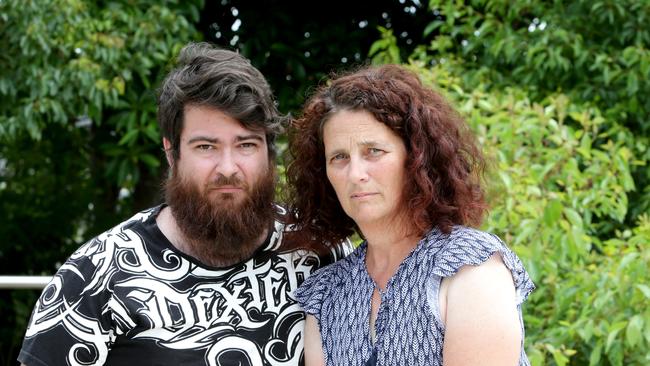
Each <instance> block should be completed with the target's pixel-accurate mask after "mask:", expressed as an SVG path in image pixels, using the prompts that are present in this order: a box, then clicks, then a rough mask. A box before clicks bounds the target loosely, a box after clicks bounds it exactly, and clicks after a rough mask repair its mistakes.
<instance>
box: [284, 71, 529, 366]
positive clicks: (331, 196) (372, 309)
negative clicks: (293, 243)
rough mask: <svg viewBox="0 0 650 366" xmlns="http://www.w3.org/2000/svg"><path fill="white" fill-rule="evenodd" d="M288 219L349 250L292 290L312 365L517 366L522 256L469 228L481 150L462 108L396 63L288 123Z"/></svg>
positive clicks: (325, 96)
mask: <svg viewBox="0 0 650 366" xmlns="http://www.w3.org/2000/svg"><path fill="white" fill-rule="evenodd" d="M292 127H293V131H292V134H291V136H290V152H291V155H292V157H293V161H292V163H291V164H290V166H289V168H288V172H287V177H288V181H289V183H290V184H291V186H292V189H293V193H294V194H293V197H294V199H293V202H292V211H293V214H294V215H295V216H296V220H297V222H296V225H297V227H298V228H300V229H302V230H304V231H306V232H308V233H309V234H310V235H311V237H312V238H314V239H316V240H318V241H321V242H323V243H336V242H339V241H340V240H342V239H343V238H345V237H347V236H349V235H351V234H353V233H354V232H355V231H356V232H357V233H358V234H359V235H361V236H362V237H363V238H364V239H365V241H364V242H363V243H362V244H361V246H359V247H358V248H357V250H356V251H355V252H354V253H352V254H351V255H350V256H348V257H347V258H346V259H344V260H341V261H339V262H337V263H335V264H333V265H331V266H329V267H326V268H324V269H322V270H320V271H319V272H317V273H316V274H315V275H313V276H311V277H309V278H308V279H307V280H306V281H305V282H304V283H303V285H302V286H301V287H300V288H299V289H298V290H297V291H296V294H295V296H296V298H297V299H298V301H299V302H300V304H301V305H302V306H303V308H304V309H305V311H306V313H307V320H306V326H305V361H306V364H307V365H308V366H309V365H446V366H452V365H479V364H480V365H500V366H502V365H527V364H528V359H527V357H526V354H525V352H524V349H523V338H524V327H523V320H522V317H521V304H522V303H523V301H524V300H525V299H526V298H527V297H528V295H529V293H530V292H531V291H532V290H533V289H534V285H533V283H532V282H531V280H530V278H529V276H528V274H527V273H526V271H525V270H524V268H523V265H522V263H521V261H520V260H519V258H517V256H516V255H515V254H514V253H513V252H512V251H511V250H510V249H508V248H507V247H506V245H505V244H504V243H503V242H502V241H501V240H500V239H499V238H498V237H497V236H495V235H493V234H489V233H486V232H483V231H480V230H477V229H474V228H471V227H476V226H478V225H480V223H481V221H482V218H483V216H484V213H485V211H486V207H487V206H486V204H485V200H484V191H483V188H482V187H481V184H480V183H481V179H480V178H481V173H482V168H483V164H484V163H483V158H482V155H481V152H480V150H479V148H478V147H477V145H476V142H475V139H474V136H473V135H472V134H471V133H470V131H469V129H468V128H467V126H466V124H465V122H464V121H463V119H462V118H461V117H460V116H459V115H458V113H457V112H456V111H454V109H453V108H452V107H451V106H450V105H449V104H448V103H447V102H446V101H445V99H444V98H443V97H442V96H440V95H439V94H438V93H436V92H434V91H433V90H431V89H429V88H427V87H425V86H423V85H422V83H421V82H420V80H419V79H418V77H417V75H415V74H414V73H412V72H410V71H408V70H406V69H405V68H403V67H401V66H396V65H386V66H381V67H365V68H363V69H360V70H358V71H356V72H354V73H350V74H347V75H343V76H341V77H338V78H335V79H333V80H331V81H330V82H329V83H328V84H327V85H325V86H322V87H321V88H320V89H318V90H317V91H316V93H315V95H314V96H312V97H311V99H310V100H309V101H308V102H307V104H306V106H305V108H304V109H303V113H302V115H301V117H300V118H298V119H297V120H296V121H294V122H293V126H292Z"/></svg>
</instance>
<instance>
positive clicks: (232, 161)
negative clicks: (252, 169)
mask: <svg viewBox="0 0 650 366" xmlns="http://www.w3.org/2000/svg"><path fill="white" fill-rule="evenodd" d="M215 170H216V172H217V173H219V174H221V175H223V176H225V177H232V176H235V175H236V174H237V173H238V172H239V167H238V165H237V161H236V157H235V156H233V154H232V152H231V151H230V150H229V149H225V150H224V151H223V152H222V154H221V156H220V157H219V160H218V162H217V166H216V167H215Z"/></svg>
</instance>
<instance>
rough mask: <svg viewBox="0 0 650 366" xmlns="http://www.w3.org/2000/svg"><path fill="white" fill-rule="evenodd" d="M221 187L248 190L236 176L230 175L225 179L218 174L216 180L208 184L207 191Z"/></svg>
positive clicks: (244, 183)
mask: <svg viewBox="0 0 650 366" xmlns="http://www.w3.org/2000/svg"><path fill="white" fill-rule="evenodd" d="M223 186H231V187H237V188H243V189H246V188H248V185H247V184H246V182H244V181H242V180H241V179H239V177H237V176H236V175H231V176H230V177H226V176H225V175H223V174H219V175H218V176H217V178H216V179H215V180H214V181H212V182H210V184H208V187H207V188H208V189H215V188H220V187H223Z"/></svg>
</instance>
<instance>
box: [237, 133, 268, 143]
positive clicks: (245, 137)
mask: <svg viewBox="0 0 650 366" xmlns="http://www.w3.org/2000/svg"><path fill="white" fill-rule="evenodd" d="M245 140H258V141H261V142H264V138H263V137H262V135H258V134H250V135H241V136H237V137H236V138H235V141H238V142H239V141H245Z"/></svg>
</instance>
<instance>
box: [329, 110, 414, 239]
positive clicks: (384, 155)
mask: <svg viewBox="0 0 650 366" xmlns="http://www.w3.org/2000/svg"><path fill="white" fill-rule="evenodd" d="M323 143H324V145H325V164H326V167H327V178H328V179H329V181H330V183H331V184H332V187H333V188H334V191H336V195H337V197H338V199H339V202H340V203H341V206H342V207H343V210H344V211H345V213H346V214H347V215H348V216H350V217H351V218H352V219H353V220H354V221H355V222H356V223H357V225H359V226H360V227H362V228H363V226H366V225H375V224H384V223H385V224H389V223H391V222H392V221H393V220H395V219H398V218H399V215H400V213H401V209H402V208H403V205H402V204H403V199H402V192H403V190H404V184H405V162H406V147H405V146H404V143H403V142H402V139H401V138H400V137H399V136H398V135H396V134H395V133H394V132H393V131H391V130H390V129H389V128H388V127H387V126H386V125H385V124H383V123H381V122H379V121H377V120H376V119H375V117H374V116H373V115H372V114H370V113H369V112H366V111H347V110H344V111H341V112H337V113H336V114H334V115H333V116H331V117H330V119H329V120H328V121H327V122H325V126H324V128H323Z"/></svg>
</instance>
